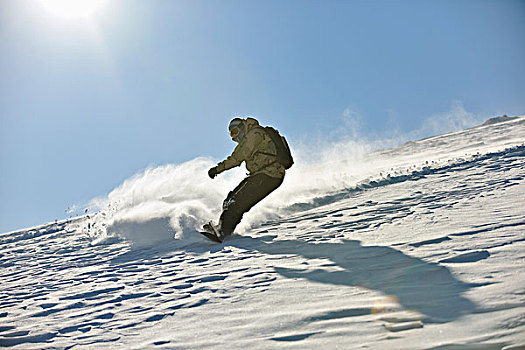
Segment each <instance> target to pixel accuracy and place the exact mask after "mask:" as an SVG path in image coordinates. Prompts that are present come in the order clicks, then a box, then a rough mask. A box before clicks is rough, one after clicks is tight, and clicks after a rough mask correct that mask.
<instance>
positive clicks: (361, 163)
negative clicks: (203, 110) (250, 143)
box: [73, 115, 525, 246]
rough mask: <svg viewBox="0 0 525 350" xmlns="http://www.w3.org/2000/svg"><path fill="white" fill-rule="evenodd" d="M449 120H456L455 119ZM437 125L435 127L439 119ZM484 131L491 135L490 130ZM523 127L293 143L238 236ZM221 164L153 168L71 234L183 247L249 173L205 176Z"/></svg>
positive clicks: (517, 138) (453, 158) (516, 122)
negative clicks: (275, 183)
mask: <svg viewBox="0 0 525 350" xmlns="http://www.w3.org/2000/svg"><path fill="white" fill-rule="evenodd" d="M445 117H446V119H447V120H450V119H451V118H450V115H446V116H445ZM469 118H470V117H469ZM470 119H472V118H470ZM470 119H469V120H470ZM432 122H433V123H435V122H436V118H435V117H434V118H433V119H432ZM456 124H457V123H456ZM460 125H463V124H460ZM487 128H492V129H494V130H489V132H487V130H486V129H487ZM498 128H504V129H505V132H506V135H507V136H506V137H505V138H503V139H501V138H498V135H499V131H498ZM524 128H525V118H524V117H521V118H514V119H512V120H510V121H505V122H503V123H498V124H495V125H482V126H478V127H476V128H472V129H467V130H463V131H455V132H453V133H449V134H445V135H440V136H434V137H430V138H427V139H423V140H420V141H409V142H406V143H404V144H403V145H401V146H398V147H394V148H392V146H393V145H396V144H397V145H399V144H400V142H401V141H402V140H403V138H400V137H396V138H395V139H376V140H370V139H366V138H363V137H361V136H359V134H358V133H356V132H355V130H354V132H352V133H351V136H349V137H344V138H342V139H340V140H339V141H337V142H321V141H316V142H310V143H308V144H306V143H300V142H296V143H294V142H290V143H291V144H292V149H293V155H294V158H295V165H294V166H293V167H292V168H291V169H290V170H289V171H288V172H287V174H286V178H285V181H284V183H283V185H282V186H281V187H280V188H279V189H277V190H276V191H275V192H274V193H272V194H271V195H270V196H269V197H268V198H267V199H265V200H264V201H262V202H261V203H259V204H258V205H257V206H256V207H255V208H253V209H252V210H251V211H250V212H249V213H247V214H246V215H245V216H244V218H243V221H242V222H241V224H240V225H239V226H238V228H237V230H236V231H237V232H238V233H241V234H242V232H244V231H245V230H247V229H250V228H253V227H255V226H257V225H260V224H261V223H264V222H267V221H269V220H274V219H278V218H279V217H282V216H284V215H288V214H290V213H291V212H293V211H297V210H306V209H308V208H310V207H311V206H312V205H320V204H321V205H322V203H323V201H322V198H327V197H330V196H333V195H337V194H344V193H348V192H349V191H350V192H352V191H357V190H359V189H361V188H369V187H371V186H372V187H373V186H380V185H384V184H385V183H392V182H396V181H400V179H405V178H406V177H407V176H409V177H410V176H420V175H421V174H424V173H425V172H428V171H431V170H432V169H438V168H440V167H443V166H446V165H449V164H451V163H454V162H459V161H463V160H465V159H469V158H472V157H478V156H480V155H482V154H485V153H489V152H495V151H498V150H501V149H504V148H505V147H510V146H513V145H517V144H520V142H522V140H521V135H523V129H524ZM487 135H489V138H487ZM232 149H233V147H232ZM217 161H218V160H216V159H211V158H196V159H193V160H190V161H188V162H185V163H182V164H178V165H172V164H169V165H163V166H159V167H151V168H148V169H146V170H144V171H142V172H140V173H138V174H136V175H134V176H133V177H131V178H129V179H128V180H126V181H124V183H122V184H121V185H120V186H118V187H117V188H115V189H114V190H113V191H112V192H111V193H109V194H108V195H107V196H106V197H104V198H97V199H95V200H93V201H92V202H91V203H90V205H89V207H90V208H91V209H92V211H93V212H95V213H94V214H91V215H89V220H86V221H82V222H83V224H82V226H80V227H78V226H77V227H73V229H75V230H79V231H82V232H88V234H89V235H90V236H91V237H92V240H93V244H100V243H104V242H106V241H107V240H108V239H112V238H115V237H121V238H125V239H127V240H129V241H130V242H132V243H133V244H134V245H135V246H144V245H155V244H159V243H162V242H163V241H173V239H174V238H175V239H176V240H177V241H179V242H181V243H183V244H189V243H192V242H194V241H195V240H199V239H200V237H198V235H195V234H194V233H195V231H196V230H198V229H199V228H200V227H201V226H202V225H203V224H204V223H206V222H207V221H209V220H214V221H217V220H218V217H219V215H220V210H221V206H222V201H223V199H224V198H225V196H226V195H227V193H228V191H230V190H232V189H233V188H234V187H235V186H236V185H237V184H238V183H239V182H240V181H241V180H242V178H243V177H244V176H245V169H244V165H241V167H240V168H236V169H232V170H230V171H228V172H225V173H223V174H220V175H219V176H218V177H217V178H215V179H214V180H211V179H209V178H208V175H207V171H208V169H209V168H211V167H212V166H214V165H215V164H216V163H217ZM75 225H76V224H75Z"/></svg>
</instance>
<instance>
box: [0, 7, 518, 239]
mask: <svg viewBox="0 0 525 350" xmlns="http://www.w3.org/2000/svg"><path fill="white" fill-rule="evenodd" d="M524 34H525V2H524V1H512V0H506V1H502V0H476V1H468V0H463V1H446V0H440V1H437V0H436V1H373V0H371V1H308V0H304V1H297V0H289V1H273V0H269V1H250V0H238V1H219V0H217V1H196V0H192V1H167V0H165V1H163V0H156V1H155V0H150V1H139V0H125V1H124V0H121V1H117V0H106V1H104V0H101V5H100V7H99V8H98V9H97V11H96V12H94V13H93V14H92V15H90V16H82V17H80V18H78V17H75V18H70V17H64V16H60V15H57V14H56V13H54V12H53V11H50V10H49V8H46V7H45V6H44V5H43V4H42V1H39V0H32V1H29V0H0V52H1V53H2V54H1V55H0V118H1V119H0V149H1V150H0V167H1V175H0V193H1V196H2V200H1V204H0V232H6V231H9V230H14V229H18V228H24V227H29V226H34V225H37V224H41V223H45V222H47V221H52V220H54V219H61V218H64V217H66V214H65V210H66V209H67V208H68V207H70V206H72V205H74V204H82V203H86V202H87V201H89V200H90V199H92V198H94V197H97V196H101V195H104V194H106V193H108V192H109V191H111V190H112V189H113V188H115V187H116V186H118V185H119V184H120V183H121V182H122V181H123V180H124V179H126V178H128V177H130V176H131V175H133V174H135V173H137V172H138V171H140V170H142V169H144V168H145V167H147V166H149V165H152V164H153V165H155V164H157V165H161V164H168V163H181V162H184V161H187V160H190V159H193V158H195V157H198V156H209V157H213V158H216V159H222V158H224V157H225V156H226V155H228V154H229V152H230V151H231V150H232V148H233V146H234V145H233V144H232V142H231V140H229V138H228V135H227V133H226V125H227V122H228V120H229V119H230V118H231V117H232V116H235V115H253V116H256V117H258V118H259V119H260V120H261V121H262V122H263V123H265V124H272V125H274V126H277V127H278V128H279V129H281V130H282V131H283V132H284V134H286V135H287V137H288V138H289V139H290V140H291V141H292V143H293V141H294V140H305V139H308V138H309V137H319V136H321V137H322V136H323V135H326V136H327V137H329V136H330V135H332V133H331V131H332V130H336V129H338V128H339V127H340V125H341V123H343V122H344V121H343V119H344V116H345V115H347V114H348V111H352V115H358V116H359V119H360V125H361V129H360V131H361V132H362V133H363V134H365V135H367V134H370V135H371V134H375V135H377V134H381V135H388V133H389V132H390V131H391V130H397V131H400V132H410V131H412V130H415V129H418V128H420V127H421V125H422V123H423V122H424V120H425V119H426V118H429V117H432V116H435V115H439V114H442V113H447V112H449V111H450V110H451V108H452V107H451V106H454V105H456V106H457V105H458V104H459V105H460V106H461V108H464V110H465V111H468V113H470V114H472V115H474V116H476V117H479V118H488V117H491V116H495V115H498V114H503V113H506V114H508V115H517V114H524V113H525V79H524V77H525V63H524V62H525V35H524ZM345 111H347V112H346V113H345Z"/></svg>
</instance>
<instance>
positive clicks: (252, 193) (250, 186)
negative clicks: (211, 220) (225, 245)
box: [219, 174, 283, 236]
mask: <svg viewBox="0 0 525 350" xmlns="http://www.w3.org/2000/svg"><path fill="white" fill-rule="evenodd" d="M282 182H283V179H279V178H274V177H270V176H268V175H265V174H257V175H253V176H249V177H247V178H246V179H244V180H243V181H242V182H241V183H240V184H239V185H238V186H237V187H236V188H235V189H234V190H233V191H232V192H230V193H229V194H228V197H226V199H225V200H224V203H223V212H222V215H221V218H220V221H219V224H220V226H221V229H222V232H223V234H224V236H229V235H231V234H232V233H233V230H235V227H236V226H237V225H238V224H239V222H240V221H241V219H242V216H243V215H244V213H246V212H247V211H248V210H250V209H251V208H252V207H253V206H254V205H255V204H257V203H259V202H260V201H261V200H262V199H264V198H265V197H266V196H268V195H269V194H270V193H272V192H273V191H274V190H275V189H276V188H277V187H279V186H280V185H281V184H282Z"/></svg>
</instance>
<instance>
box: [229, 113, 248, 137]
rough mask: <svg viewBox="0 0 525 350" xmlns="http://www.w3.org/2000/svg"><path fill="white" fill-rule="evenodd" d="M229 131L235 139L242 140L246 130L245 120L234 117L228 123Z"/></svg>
mask: <svg viewBox="0 0 525 350" xmlns="http://www.w3.org/2000/svg"><path fill="white" fill-rule="evenodd" d="M228 131H229V133H230V136H231V138H232V139H233V141H236V142H241V140H242V138H243V137H244V132H245V126H244V120H242V119H241V118H233V119H232V120H231V121H230V124H229V125H228Z"/></svg>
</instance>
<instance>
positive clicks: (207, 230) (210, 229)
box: [199, 221, 223, 243]
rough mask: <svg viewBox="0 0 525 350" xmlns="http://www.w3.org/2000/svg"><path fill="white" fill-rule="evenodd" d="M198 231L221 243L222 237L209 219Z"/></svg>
mask: <svg viewBox="0 0 525 350" xmlns="http://www.w3.org/2000/svg"><path fill="white" fill-rule="evenodd" d="M199 233H200V234H201V235H203V236H204V237H206V238H207V239H209V240H210V241H212V242H215V243H222V240H223V237H222V235H221V234H220V232H219V230H217V227H216V226H215V225H214V224H213V223H212V222H211V221H210V222H209V223H207V224H205V225H204V226H202V231H199Z"/></svg>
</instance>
